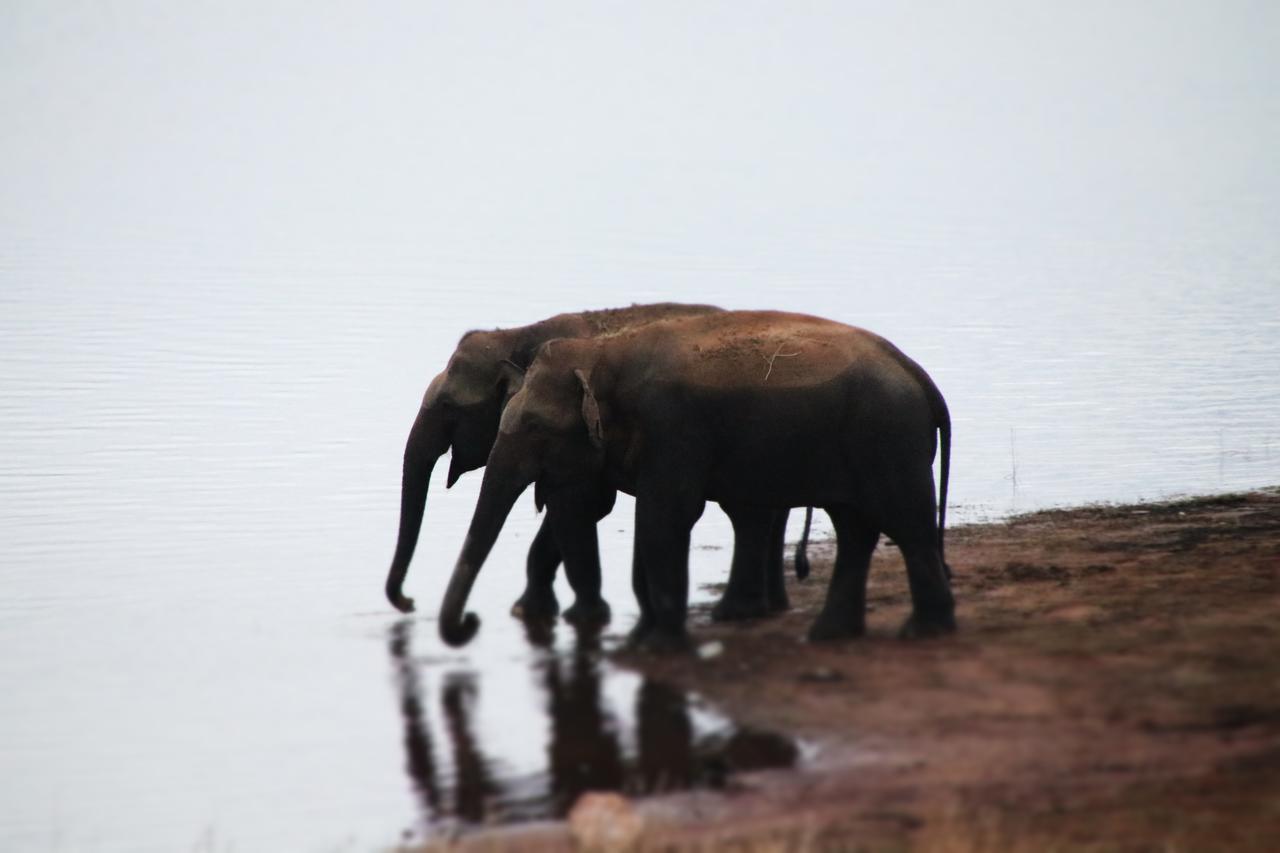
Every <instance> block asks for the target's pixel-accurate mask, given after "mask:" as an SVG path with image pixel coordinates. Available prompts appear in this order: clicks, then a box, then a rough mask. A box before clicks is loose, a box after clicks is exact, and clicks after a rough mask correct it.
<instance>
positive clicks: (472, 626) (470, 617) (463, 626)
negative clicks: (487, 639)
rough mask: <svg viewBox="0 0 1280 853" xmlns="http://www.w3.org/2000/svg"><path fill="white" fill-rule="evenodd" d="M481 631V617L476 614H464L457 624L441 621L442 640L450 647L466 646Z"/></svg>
mask: <svg viewBox="0 0 1280 853" xmlns="http://www.w3.org/2000/svg"><path fill="white" fill-rule="evenodd" d="M479 630H480V617H479V616H477V615H475V614H474V613H464V614H463V615H462V618H461V619H459V620H458V621H456V622H453V621H451V620H448V619H441V620H440V639H442V640H444V641H445V643H447V644H448V645H450V646H453V647H454V648H458V647H459V646H465V645H466V644H467V643H469V642H471V640H472V638H473V637H475V635H476V632H477V631H479Z"/></svg>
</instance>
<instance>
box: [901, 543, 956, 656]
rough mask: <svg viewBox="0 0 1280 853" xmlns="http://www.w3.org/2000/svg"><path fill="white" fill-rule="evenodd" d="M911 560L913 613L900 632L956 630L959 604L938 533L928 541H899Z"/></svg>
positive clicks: (909, 635)
mask: <svg viewBox="0 0 1280 853" xmlns="http://www.w3.org/2000/svg"><path fill="white" fill-rule="evenodd" d="M898 549H899V550H901V551H902V557H903V559H904V560H906V563H907V582H908V583H909V585H910V586H911V615H910V616H908V617H907V621H906V622H905V623H903V625H902V630H901V632H900V636H902V637H903V638H907V639H912V638H916V637H936V636H939V635H941V634H951V633H954V632H955V630H956V605H955V599H954V598H953V597H952V595H951V584H950V583H949V582H948V579H947V567H946V565H944V564H943V562H942V556H941V555H940V554H939V553H938V540H937V537H936V536H934V537H933V538H931V539H928V540H925V541H924V542H902V541H898Z"/></svg>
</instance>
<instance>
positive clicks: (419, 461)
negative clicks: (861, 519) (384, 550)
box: [386, 303, 807, 623]
mask: <svg viewBox="0 0 1280 853" xmlns="http://www.w3.org/2000/svg"><path fill="white" fill-rule="evenodd" d="M720 310H721V309H719V308H715V307H713V306H710V305H680V304H672V303H660V304H655V305H634V306H631V307H629V308H619V309H612V310H606V311H587V312H581V313H574V314H561V315H557V316H555V317H551V318H549V319H547V320H543V321H542V322H539V323H534V324H532V325H529V326H521V327H518V328H512V329H497V330H494V331H476V332H470V333H468V334H466V335H465V336H463V338H462V340H461V341H460V342H459V343H458V347H457V349H456V350H455V352H454V353H453V356H452V357H451V358H450V359H449V364H448V366H447V367H446V368H445V370H444V371H443V372H442V373H440V374H439V375H438V376H436V377H435V378H434V379H433V380H432V382H431V384H430V386H429V387H428V388H427V392H426V395H425V396H424V397H423V401H422V407H421V409H420V410H419V411H418V417H417V419H416V421H415V422H414V425H413V429H412V430H411V432H410V434H409V439H408V441H407V442H406V445H405V452H404V469H403V478H402V491H401V502H400V533H399V538H398V540H397V543H396V551H395V556H394V557H393V558H392V562H391V568H390V571H389V572H388V574H387V583H386V593H387V599H388V600H389V601H390V602H391V604H392V605H394V606H395V607H396V608H397V609H398V610H400V611H402V612H405V613H408V612H411V611H412V610H413V607H414V605H413V599H411V598H408V597H407V596H405V595H404V592H403V588H404V581H405V576H406V574H407V573H408V570H409V562H410V560H411V559H412V557H413V552H414V548H415V546H416V545H417V541H418V534H419V531H420V529H421V526H422V518H423V513H424V512H425V509H426V500H427V487H428V484H429V482H430V480H431V473H432V471H433V469H434V467H435V463H436V460H437V459H439V458H440V456H442V455H443V454H444V453H446V452H448V451H450V450H452V459H451V462H450V465H449V476H448V481H447V486H452V485H453V484H454V483H455V482H456V481H457V480H458V478H459V477H460V476H462V475H463V474H464V473H466V472H468V471H473V470H475V469H477V468H481V467H483V466H484V465H485V462H486V460H487V459H488V457H489V452H490V450H491V448H492V447H493V443H494V441H495V439H496V437H497V434H498V423H499V419H500V418H501V415H502V410H503V407H504V406H505V405H506V403H507V401H508V400H509V399H510V398H511V396H512V395H513V394H515V393H516V391H517V390H518V389H519V388H520V386H521V384H522V382H523V373H524V368H526V367H527V366H528V365H529V363H530V362H531V361H532V359H533V356H534V354H535V352H536V351H537V349H538V348H539V347H540V346H541V345H543V344H544V343H545V342H546V341H548V340H551V339H553V338H590V337H596V336H599V335H607V334H613V333H617V332H620V331H623V330H626V329H629V328H632V327H635V326H638V325H643V324H645V323H649V322H653V321H655V320H661V319H666V318H671V317H677V316H699V315H705V314H709V313H713V312H718V311H720ZM615 495H616V493H615V492H614V491H613V490H612V489H609V488H607V487H606V486H605V485H604V484H600V486H599V488H597V489H595V490H594V491H591V492H590V493H589V494H588V493H583V494H581V495H579V505H578V506H577V507H576V510H575V511H576V513H577V515H567V514H566V513H565V512H564V511H563V508H562V507H560V506H558V507H557V509H556V510H551V511H548V513H547V515H546V517H545V518H544V519H543V523H542V525H541V527H540V528H539V530H538V533H537V535H536V536H535V537H534V540H533V544H532V545H531V546H530V549H529V557H528V562H527V567H526V571H527V586H526V588H525V591H524V593H523V594H522V595H521V597H520V598H519V600H518V601H517V602H516V603H515V606H514V607H513V608H512V609H513V612H514V613H516V615H518V616H521V617H523V618H525V619H529V620H545V619H550V618H554V617H555V616H556V614H557V613H558V612H559V603H558V602H557V600H556V596H555V592H554V591H553V588H552V583H553V581H554V579H555V572H556V567H557V566H558V565H559V563H560V562H561V559H562V552H568V553H569V554H570V555H572V556H571V557H570V558H569V559H568V560H566V561H565V562H566V574H567V575H568V577H569V582H570V585H571V586H572V587H573V589H574V593H575V595H576V601H575V603H574V605H573V606H572V607H570V608H569V609H568V610H567V611H566V612H565V618H566V619H569V620H570V621H576V622H581V623H590V622H601V621H607V619H608V615H609V607H608V605H607V604H606V603H605V602H604V600H603V599H602V598H601V597H600V577H599V571H600V570H599V552H598V547H597V543H596V538H595V537H596V533H595V521H597V520H598V519H599V518H601V517H603V516H604V515H606V514H607V513H608V512H609V510H610V509H611V508H612V506H613V501H614V497H615ZM588 516H589V517H590V523H589V524H588V523H586V522H585V521H584V519H585V518H586V517H588ZM785 521H786V517H785V515H783V516H782V517H781V521H778V520H777V519H771V524H772V525H773V528H774V529H775V531H776V536H775V539H776V542H771V543H770V545H771V546H772V548H773V551H774V553H773V555H772V556H771V558H770V565H771V570H772V571H774V572H775V574H776V578H775V579H774V580H771V581H770V583H769V584H768V586H767V588H766V589H765V590H764V592H761V591H760V590H759V589H758V588H757V587H756V586H755V585H753V584H751V583H748V584H747V585H746V587H745V588H743V589H741V592H740V591H739V587H742V585H741V584H738V585H736V586H735V585H734V584H732V582H731V587H733V589H732V590H730V591H727V592H726V595H725V597H724V599H722V601H721V602H720V604H719V605H717V617H718V618H724V619H732V618H743V617H747V616H760V615H765V614H766V613H768V612H774V611H776V610H780V609H784V608H785V607H786V593H785V591H783V588H782V542H781V535H782V529H783V528H784V527H785ZM803 548H804V543H803V541H802V542H801V544H800V546H799V548H798V552H797V553H799V554H802V553H803ZM804 568H807V565H806V566H804ZM731 581H732V578H731Z"/></svg>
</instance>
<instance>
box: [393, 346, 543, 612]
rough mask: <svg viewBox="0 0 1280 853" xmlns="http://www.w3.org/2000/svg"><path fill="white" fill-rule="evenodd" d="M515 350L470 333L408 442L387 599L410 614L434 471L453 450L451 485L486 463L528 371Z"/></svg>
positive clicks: (430, 393)
mask: <svg viewBox="0 0 1280 853" xmlns="http://www.w3.org/2000/svg"><path fill="white" fill-rule="evenodd" d="M509 350H510V346H509V344H508V343H507V341H506V340H505V337H504V333H503V332H470V333H468V334H467V335H465V336H464V337H463V338H462V340H461V341H460V342H459V344H458V348H457V350H456V351H455V352H454V353H453V357H452V358H450V359H449V364H448V366H447V367H446V368H445V369H444V371H443V372H442V373H440V375H438V376H436V377H435V379H433V380H432V381H431V384H430V385H429V386H428V387H427V393H426V395H425V396H424V397H423V399H422V407H421V408H420V409H419V410H418V417H417V420H415V421H414V424H413V429H412V430H411V431H410V432H409V440H408V441H407V442H406V443H405V449H404V469H403V474H402V482H401V492H400V533H399V537H398V539H397V541H396V551H395V556H394V557H392V560H391V569H390V571H389V572H388V573H387V600H389V601H390V602H391V603H392V604H393V605H394V606H395V607H396V609H398V610H400V611H402V612H404V613H409V612H411V611H412V610H413V599H411V598H408V597H406V596H405V595H404V592H403V586H404V579H405V575H407V574H408V571H409V561H410V560H411V559H412V558H413V550H414V547H415V546H416V545H417V543H418V532H419V530H420V529H421V527H422V515H423V512H424V511H425V510H426V505H427V486H428V484H429V483H430V481H431V472H432V471H433V470H434V468H435V464H436V460H437V459H439V458H440V457H441V456H442V455H443V454H444V453H445V452H446V451H449V450H452V458H451V460H450V463H449V478H448V480H447V482H446V486H445V487H446V488H448V487H449V486H452V485H453V484H454V483H455V482H457V480H458V478H459V477H461V476H462V475H463V474H465V473H466V472H468V471H474V470H475V469H477V468H480V467H483V465H484V464H485V460H486V459H487V458H488V456H489V450H490V448H491V447H492V446H493V442H494V439H495V437H496V436H497V432H498V421H499V418H500V416H501V413H502V409H503V406H504V405H505V404H506V402H507V400H509V399H510V398H511V396H512V395H513V394H515V393H516V391H517V390H518V389H519V388H520V385H521V384H522V382H523V371H522V370H521V369H520V368H519V367H518V366H517V365H516V364H514V363H513V362H511V361H510V360H507V359H506V357H505V356H506V354H507V353H508V352H509Z"/></svg>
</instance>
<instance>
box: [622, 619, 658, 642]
mask: <svg viewBox="0 0 1280 853" xmlns="http://www.w3.org/2000/svg"><path fill="white" fill-rule="evenodd" d="M652 630H653V622H652V620H649V619H646V618H645V617H644V616H643V615H641V617H640V619H639V621H637V622H636V624H635V626H634V627H632V629H631V630H630V631H629V632H628V633H627V641H626V644H625V645H626V647H627V648H628V649H638V648H640V646H641V644H642V643H643V642H644V638H645V637H647V636H649V632H650V631H652Z"/></svg>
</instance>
